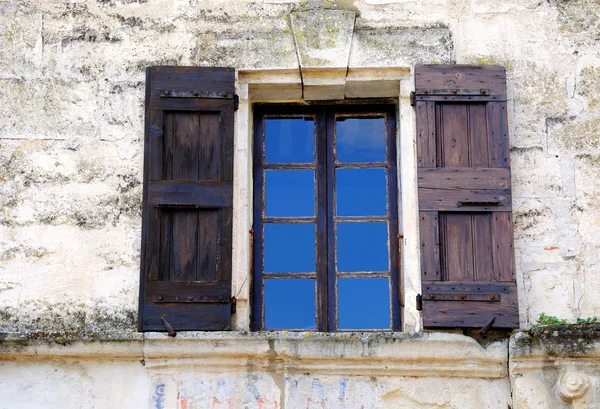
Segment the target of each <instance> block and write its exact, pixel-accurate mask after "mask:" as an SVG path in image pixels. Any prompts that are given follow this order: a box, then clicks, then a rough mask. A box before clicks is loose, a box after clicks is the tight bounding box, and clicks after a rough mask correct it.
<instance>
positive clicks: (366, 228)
mask: <svg viewBox="0 0 600 409" xmlns="http://www.w3.org/2000/svg"><path fill="white" fill-rule="evenodd" d="M336 251H337V271H339V272H352V271H388V269H389V262H388V259H389V256H388V229H387V223H386V222H375V223H373V222H358V223H354V222H353V223H337V235H336Z"/></svg>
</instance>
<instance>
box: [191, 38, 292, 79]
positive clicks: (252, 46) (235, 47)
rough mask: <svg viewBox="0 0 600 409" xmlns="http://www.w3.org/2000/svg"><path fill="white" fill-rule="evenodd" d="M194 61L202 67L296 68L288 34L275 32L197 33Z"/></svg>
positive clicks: (240, 68)
mask: <svg viewBox="0 0 600 409" xmlns="http://www.w3.org/2000/svg"><path fill="white" fill-rule="evenodd" d="M197 61H198V64H199V65H202V66H218V67H236V68H237V69H238V70H253V69H254V70H259V69H283V70H286V69H287V70H290V69H298V56H297V54H296V48H295V46H294V39H293V36H292V33H291V31H289V30H278V29H277V30H276V29H273V30H268V31H254V30H248V31H242V32H236V31H227V32H221V33H216V32H212V33H200V34H199V35H198V49H197Z"/></svg>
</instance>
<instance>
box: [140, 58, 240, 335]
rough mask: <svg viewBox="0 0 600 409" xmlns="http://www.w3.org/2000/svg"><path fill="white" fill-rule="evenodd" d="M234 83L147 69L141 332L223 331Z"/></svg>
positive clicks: (197, 72) (184, 71)
mask: <svg viewBox="0 0 600 409" xmlns="http://www.w3.org/2000/svg"><path fill="white" fill-rule="evenodd" d="M234 80H235V71H234V69H233V68H199V67H151V68H148V69H147V71H146V131H145V148H144V149H145V154H144V213H143V224H142V255H141V257H142V260H141V285H140V316H139V329H140V331H164V330H165V327H164V325H163V323H162V322H161V317H163V318H165V319H166V320H167V322H168V323H169V324H171V326H172V327H173V328H174V329H175V330H227V329H230V320H231V259H232V251H231V242H232V195H233V113H234V87H235V85H234Z"/></svg>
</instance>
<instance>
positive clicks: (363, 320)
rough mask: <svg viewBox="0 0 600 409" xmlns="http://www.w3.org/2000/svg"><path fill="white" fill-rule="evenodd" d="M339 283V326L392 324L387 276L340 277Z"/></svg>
mask: <svg viewBox="0 0 600 409" xmlns="http://www.w3.org/2000/svg"><path fill="white" fill-rule="evenodd" d="M337 283H338V284H337V290H338V328H339V329H389V328H390V290H389V280H388V279H387V278H339V279H338V280H337Z"/></svg>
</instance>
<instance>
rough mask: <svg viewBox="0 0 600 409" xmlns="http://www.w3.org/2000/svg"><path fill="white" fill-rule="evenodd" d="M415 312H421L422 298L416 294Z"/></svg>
mask: <svg viewBox="0 0 600 409" xmlns="http://www.w3.org/2000/svg"><path fill="white" fill-rule="evenodd" d="M417 311H423V297H422V296H421V294H417Z"/></svg>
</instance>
